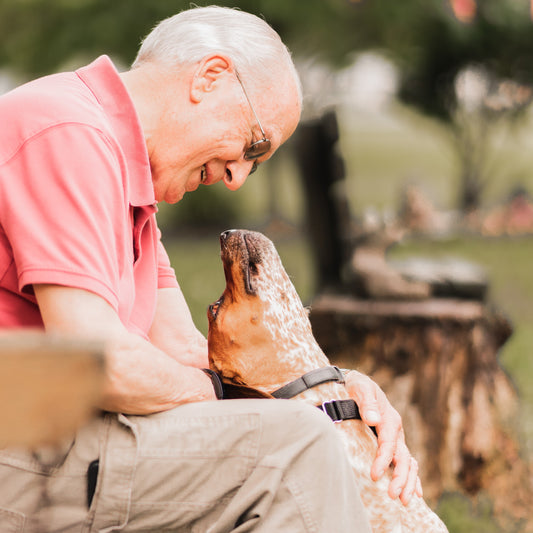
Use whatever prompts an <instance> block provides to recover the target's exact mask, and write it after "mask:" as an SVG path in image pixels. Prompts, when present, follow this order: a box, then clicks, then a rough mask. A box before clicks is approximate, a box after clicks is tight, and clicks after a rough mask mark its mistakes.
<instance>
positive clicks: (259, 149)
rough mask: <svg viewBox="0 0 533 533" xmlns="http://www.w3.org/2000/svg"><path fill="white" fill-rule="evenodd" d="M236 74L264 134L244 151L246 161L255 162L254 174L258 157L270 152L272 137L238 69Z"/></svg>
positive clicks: (251, 172)
mask: <svg viewBox="0 0 533 533" xmlns="http://www.w3.org/2000/svg"><path fill="white" fill-rule="evenodd" d="M235 75H236V76H237V79H238V80H239V83H240V84H241V87H242V92H243V93H244V96H246V100H248V104H249V105H250V109H251V110H252V113H253V114H254V117H255V120H257V124H259V129H260V130H261V134H262V135H263V138H262V139H259V140H258V141H255V142H253V143H252V144H251V145H250V147H249V148H247V149H246V150H245V151H244V159H245V160H246V161H253V162H254V164H253V165H252V170H250V174H253V173H254V172H255V171H256V170H257V166H258V163H257V159H259V158H260V157H261V156H262V155H265V154H266V153H268V152H270V148H271V143H270V139H267V138H266V135H265V132H264V130H263V126H261V121H260V120H259V117H258V116H257V113H256V112H255V109H254V106H253V105H252V102H251V101H250V98H249V97H248V93H247V92H246V89H245V88H244V85H243V83H242V81H241V78H240V76H239V73H238V72H237V71H235Z"/></svg>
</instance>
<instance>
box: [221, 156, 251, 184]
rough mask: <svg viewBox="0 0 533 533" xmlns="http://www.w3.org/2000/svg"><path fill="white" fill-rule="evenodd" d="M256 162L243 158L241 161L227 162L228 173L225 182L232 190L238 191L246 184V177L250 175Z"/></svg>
mask: <svg viewBox="0 0 533 533" xmlns="http://www.w3.org/2000/svg"><path fill="white" fill-rule="evenodd" d="M253 164H254V162H253V161H246V160H245V159H242V160H240V161H231V162H229V163H227V164H226V175H225V176H224V184H225V185H226V187H227V188H228V189H229V190H231V191H236V190H237V189H238V188H239V187H242V185H244V182H245V181H246V178H247V177H248V176H249V175H250V171H251V170H252V167H253Z"/></svg>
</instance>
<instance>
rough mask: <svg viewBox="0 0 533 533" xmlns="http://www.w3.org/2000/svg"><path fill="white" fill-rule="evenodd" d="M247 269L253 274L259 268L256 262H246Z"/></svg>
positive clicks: (257, 272)
mask: <svg viewBox="0 0 533 533" xmlns="http://www.w3.org/2000/svg"><path fill="white" fill-rule="evenodd" d="M248 270H249V272H250V273H251V274H253V275H254V276H255V275H257V274H259V270H258V268H257V264H256V263H252V262H250V263H248Z"/></svg>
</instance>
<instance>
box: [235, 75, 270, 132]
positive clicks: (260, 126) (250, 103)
mask: <svg viewBox="0 0 533 533" xmlns="http://www.w3.org/2000/svg"><path fill="white" fill-rule="evenodd" d="M235 75H236V76H237V79H238V80H239V83H240V84H241V87H242V92H243V93H244V96H246V100H248V104H249V105H250V109H251V110H252V113H253V114H254V117H255V120H257V123H258V124H259V129H260V130H261V134H262V135H263V139H265V138H266V135H265V132H264V131H263V126H262V125H261V121H260V120H259V117H258V116H257V113H256V112H255V109H254V106H253V105H252V102H251V101H250V98H249V97H248V93H247V92H246V89H245V87H244V83H243V82H242V80H241V77H240V76H239V73H238V72H237V69H235Z"/></svg>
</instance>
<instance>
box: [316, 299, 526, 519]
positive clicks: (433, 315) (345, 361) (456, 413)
mask: <svg viewBox="0 0 533 533" xmlns="http://www.w3.org/2000/svg"><path fill="white" fill-rule="evenodd" d="M311 322H312V325H313V330H314V334H315V336H316V338H317V340H318V342H319V344H320V345H321V346H322V348H323V349H324V351H325V352H326V354H327V355H328V357H329V358H330V359H331V361H332V362H333V363H335V364H337V365H338V366H341V367H348V368H356V369H358V370H360V371H362V372H364V373H366V374H368V375H370V376H371V377H372V378H373V379H374V380H375V381H376V382H377V383H378V384H379V385H380V386H381V387H382V389H383V390H384V391H385V393H386V394H387V396H388V398H389V400H390V401H391V403H392V404H393V405H394V406H395V407H396V409H397V410H398V411H399V412H400V414H401V415H402V419H403V424H404V428H405V432H406V439H407V442H408V445H409V447H410V449H411V451H412V453H413V455H414V456H415V458H416V459H417V460H418V462H419V465H420V474H421V479H422V481H423V485H424V493H425V496H426V497H427V498H428V499H429V500H430V501H432V502H433V503H435V502H436V501H437V500H438V498H439V497H440V496H441V495H442V494H443V492H445V491H456V490H459V491H462V492H465V493H467V494H469V495H476V494H478V493H480V492H481V491H483V492H484V493H488V494H489V495H490V496H491V499H492V500H493V505H494V510H495V512H497V513H499V515H501V516H503V517H504V516H509V517H510V520H511V521H513V522H516V520H520V519H527V518H528V517H529V515H530V514H531V513H530V503H531V501H532V496H533V490H532V487H531V471H530V470H529V469H528V465H527V463H526V461H524V460H522V458H521V457H520V449H519V445H518V440H517V438H516V434H515V429H516V427H515V426H514V424H515V423H516V421H517V419H516V416H517V403H518V402H517V395H516V391H515V389H514V387H513V385H512V384H511V382H510V380H509V378H508V376H507V375H506V374H505V372H504V371H503V369H502V368H501V366H500V365H499V363H498V359H497V354H498V350H499V349H500V347H501V346H502V345H503V344H504V342H505V341H506V340H507V338H508V337H509V336H510V334H511V326H510V324H509V323H508V322H507V320H506V319H505V318H504V317H503V316H501V315H500V314H499V313H497V312H496V311H494V310H492V309H490V308H489V307H487V306H486V305H485V304H484V303H482V302H477V301H468V300H452V299H435V298H434V299H427V300H422V301H375V300H360V299H356V298H353V297H350V296H345V295H335V294H322V295H319V296H318V297H317V298H316V300H315V301H314V303H313V305H312V311H311Z"/></svg>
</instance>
